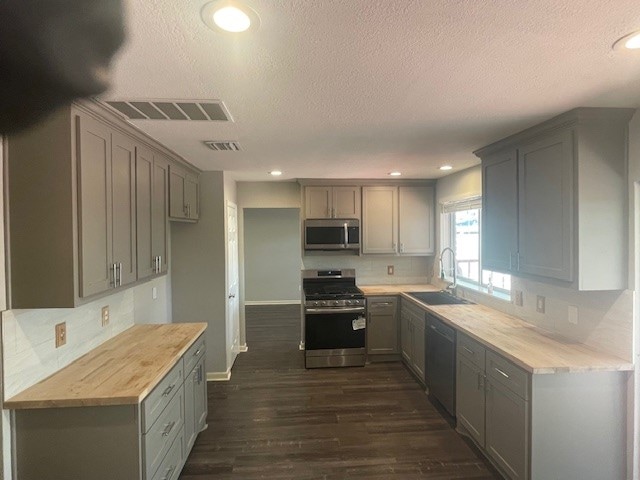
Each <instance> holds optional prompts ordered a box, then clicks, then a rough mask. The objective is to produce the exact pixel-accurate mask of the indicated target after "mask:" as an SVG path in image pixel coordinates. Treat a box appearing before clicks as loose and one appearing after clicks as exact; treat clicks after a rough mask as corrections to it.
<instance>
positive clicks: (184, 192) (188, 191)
mask: <svg viewBox="0 0 640 480" xmlns="http://www.w3.org/2000/svg"><path fill="white" fill-rule="evenodd" d="M198 194H199V181H198V177H197V175H196V174H193V173H189V172H187V170H185V169H184V168H182V167H180V166H177V165H173V164H172V165H170V166H169V219H171V220H180V221H187V222H189V221H190V222H195V221H197V220H198V218H199V216H200V212H199V200H198V198H199V197H198Z"/></svg>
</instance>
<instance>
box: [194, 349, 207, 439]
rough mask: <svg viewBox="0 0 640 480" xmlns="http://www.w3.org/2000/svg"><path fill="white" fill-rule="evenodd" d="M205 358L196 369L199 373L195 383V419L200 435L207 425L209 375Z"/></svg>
mask: <svg viewBox="0 0 640 480" xmlns="http://www.w3.org/2000/svg"><path fill="white" fill-rule="evenodd" d="M204 360H205V357H204V356H203V357H202V359H201V360H200V362H199V363H198V366H197V367H196V368H195V370H196V372H197V374H198V375H197V377H196V383H195V409H194V410H195V418H196V432H197V433H200V432H201V431H202V430H204V428H205V427H206V425H207V413H208V411H209V410H208V404H207V375H206V372H205V369H204Z"/></svg>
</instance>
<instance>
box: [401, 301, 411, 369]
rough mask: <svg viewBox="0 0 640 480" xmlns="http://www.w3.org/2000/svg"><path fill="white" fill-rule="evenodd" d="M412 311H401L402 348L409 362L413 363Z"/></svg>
mask: <svg viewBox="0 0 640 480" xmlns="http://www.w3.org/2000/svg"><path fill="white" fill-rule="evenodd" d="M411 325H412V323H411V312H409V311H408V310H405V309H402V310H401V312H400V350H401V353H402V358H403V359H404V361H405V362H406V363H407V364H410V363H411V356H412V355H411V349H412V346H411V343H412V340H411Z"/></svg>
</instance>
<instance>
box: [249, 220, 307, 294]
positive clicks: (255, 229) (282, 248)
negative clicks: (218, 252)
mask: <svg viewBox="0 0 640 480" xmlns="http://www.w3.org/2000/svg"><path fill="white" fill-rule="evenodd" d="M300 254H301V246H300V209H298V208H245V209H244V279H245V281H244V291H245V297H244V300H245V303H246V302H285V301H294V302H295V301H299V300H300V289H299V286H300Z"/></svg>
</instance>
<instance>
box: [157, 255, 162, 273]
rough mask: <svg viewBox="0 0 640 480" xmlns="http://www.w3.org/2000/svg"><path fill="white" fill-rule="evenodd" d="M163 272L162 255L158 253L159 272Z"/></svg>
mask: <svg viewBox="0 0 640 480" xmlns="http://www.w3.org/2000/svg"><path fill="white" fill-rule="evenodd" d="M161 272H162V255H158V273H161Z"/></svg>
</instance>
